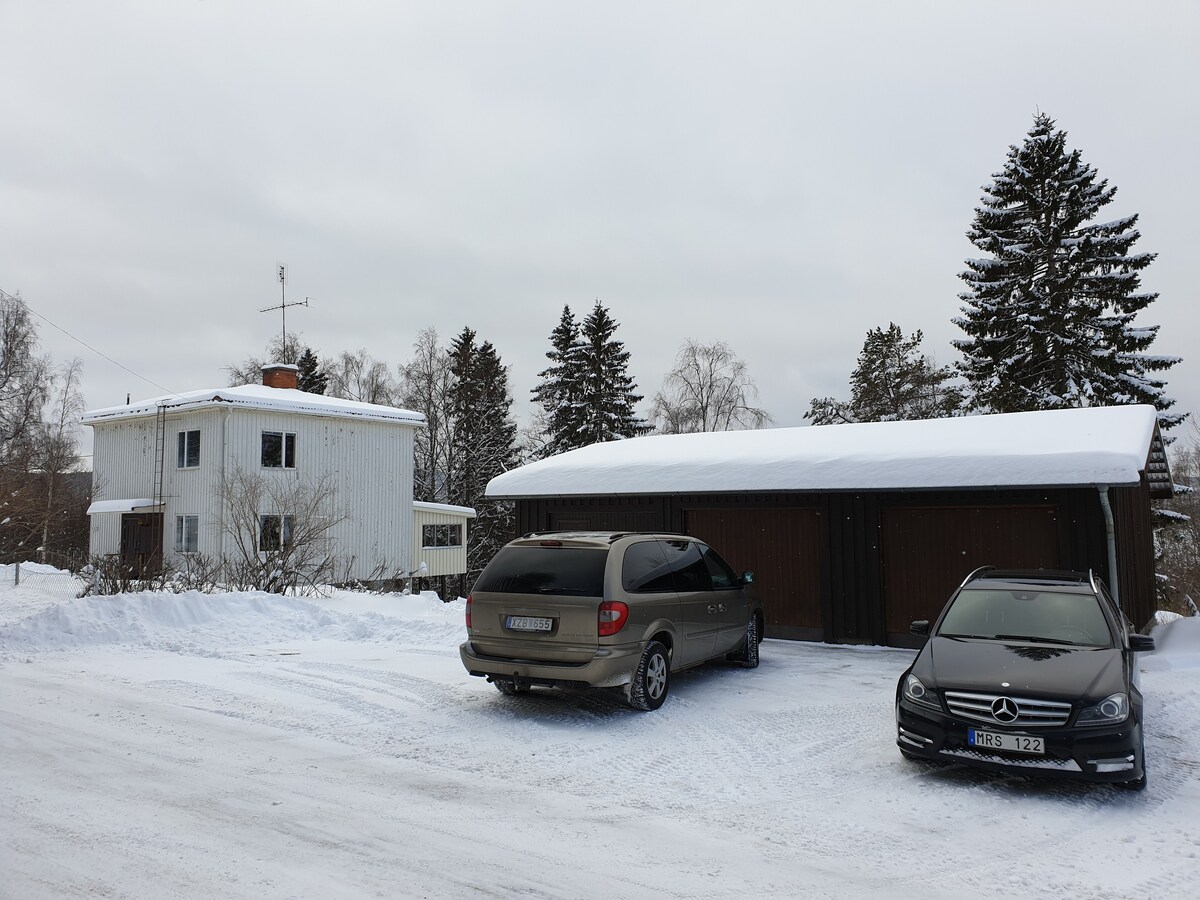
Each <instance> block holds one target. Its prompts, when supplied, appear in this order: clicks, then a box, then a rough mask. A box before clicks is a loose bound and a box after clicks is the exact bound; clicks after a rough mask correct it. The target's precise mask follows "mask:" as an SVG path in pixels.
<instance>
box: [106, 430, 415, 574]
mask: <svg viewBox="0 0 1200 900" xmlns="http://www.w3.org/2000/svg"><path fill="white" fill-rule="evenodd" d="M92 427H93V430H94V433H95V436H94V451H93V452H94V458H93V472H94V474H93V498H94V499H96V500H103V499H110V500H119V499H126V498H131V497H151V496H153V495H154V487H155V483H154V482H155V475H156V473H155V471H154V456H155V440H156V435H155V420H154V418H153V417H149V416H148V417H142V418H136V419H123V420H118V421H115V422H96V423H93V425H92ZM415 427H416V426H414V425H410V424H405V423H399V422H378V421H363V420H357V419H346V418H338V417H333V416H317V415H311V414H296V413H287V412H279V411H264V410H253V409H250V410H247V409H238V408H224V409H222V408H216V409H214V408H207V409H199V410H187V411H184V412H179V413H172V414H168V416H167V418H166V434H165V446H164V461H163V499H164V502H165V506H164V508H163V532H164V533H163V559H164V562H167V563H168V564H170V563H171V562H172V561H173V560H174V557H175V552H174V547H175V517H176V516H180V515H194V516H198V517H199V520H200V521H199V525H200V530H199V543H198V548H197V549H198V550H199V552H200V553H203V554H206V555H209V556H212V557H219V556H230V557H232V555H233V552H234V543H233V539H232V538H231V537H229V536H224V535H223V534H222V531H223V528H222V518H223V506H222V502H221V496H220V483H221V478H222V475H223V474H225V473H229V474H230V475H232V474H233V473H234V472H235V471H236V469H238V468H240V469H242V470H243V471H245V472H247V473H249V474H251V475H255V476H262V477H265V478H270V479H293V480H304V481H306V482H309V483H312V482H315V481H317V480H319V479H320V478H321V477H322V476H325V475H328V476H329V477H330V478H331V479H332V480H333V483H334V487H335V491H336V503H337V505H338V507H339V510H340V512H341V513H342V514H344V516H345V520H344V521H342V522H340V523H338V524H336V525H335V526H334V527H333V528H331V529H330V539H331V544H332V546H333V548H334V549H335V552H336V555H337V556H338V557H339V558H340V559H341V560H342V562H343V563H344V564H346V566H347V567H348V574H349V576H350V577H353V578H365V577H367V576H369V575H371V574H372V572H374V571H375V570H376V568H377V567H381V568H382V569H384V570H387V571H385V572H384V574H385V575H387V576H390V575H392V574H394V573H396V572H401V571H403V572H408V571H411V570H412V568H414V567H415V562H414V558H415V554H414V552H413V550H414V546H413V545H414V537H413V521H412V512H411V510H412V480H413V471H412V466H413V463H412V459H413V430H414V428H415ZM195 429H199V431H200V465H199V466H198V467H196V468H191V469H180V468H178V467H177V466H176V462H177V454H176V447H177V440H178V439H177V434H178V432H180V431H191V430H195ZM264 431H281V432H291V433H294V434H295V435H296V468H295V469H264V468H262V466H261V447H262V433H263V432H264ZM259 512H260V513H263V514H269V513H271V512H273V511H272V510H266V509H264V510H260V511H259ZM120 542H121V516H120V515H119V514H116V513H100V514H96V515H93V516H92V521H91V549H92V552H93V553H100V554H103V553H117V552H119V551H120ZM176 562H177V561H176Z"/></svg>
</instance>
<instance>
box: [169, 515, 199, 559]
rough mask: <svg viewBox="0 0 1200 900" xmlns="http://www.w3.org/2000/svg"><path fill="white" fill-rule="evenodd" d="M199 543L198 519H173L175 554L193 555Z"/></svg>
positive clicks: (196, 517)
mask: <svg viewBox="0 0 1200 900" xmlns="http://www.w3.org/2000/svg"><path fill="white" fill-rule="evenodd" d="M199 543H200V517H199V516H176V517H175V552H176V553H195V552H196V550H197V549H198V547H199Z"/></svg>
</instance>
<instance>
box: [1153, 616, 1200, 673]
mask: <svg viewBox="0 0 1200 900" xmlns="http://www.w3.org/2000/svg"><path fill="white" fill-rule="evenodd" d="M1152 634H1153V635H1154V645H1155V650H1154V652H1153V653H1147V654H1144V655H1142V657H1141V668H1142V670H1143V671H1148V672H1155V671H1166V670H1170V671H1176V672H1177V671H1181V670H1186V669H1200V617H1196V616H1189V617H1186V618H1185V617H1183V616H1178V617H1176V618H1174V619H1171V620H1170V621H1168V622H1166V623H1164V624H1161V625H1158V626H1156V627H1155V628H1154V631H1153V632H1152Z"/></svg>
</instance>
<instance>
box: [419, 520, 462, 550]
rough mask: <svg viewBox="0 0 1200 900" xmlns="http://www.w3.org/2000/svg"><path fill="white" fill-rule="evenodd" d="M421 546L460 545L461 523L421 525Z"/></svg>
mask: <svg viewBox="0 0 1200 900" xmlns="http://www.w3.org/2000/svg"><path fill="white" fill-rule="evenodd" d="M421 546H422V547H461V546H462V525H422V526H421Z"/></svg>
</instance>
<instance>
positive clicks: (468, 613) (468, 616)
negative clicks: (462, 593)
mask: <svg viewBox="0 0 1200 900" xmlns="http://www.w3.org/2000/svg"><path fill="white" fill-rule="evenodd" d="M467 627H468V628H470V627H471V595H470V594H467Z"/></svg>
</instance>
